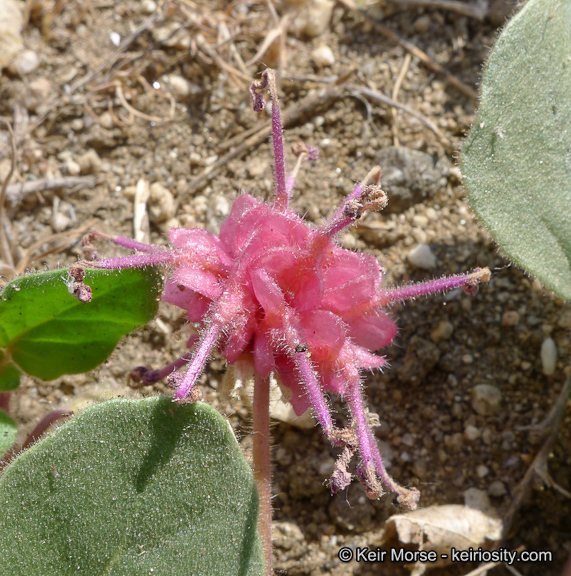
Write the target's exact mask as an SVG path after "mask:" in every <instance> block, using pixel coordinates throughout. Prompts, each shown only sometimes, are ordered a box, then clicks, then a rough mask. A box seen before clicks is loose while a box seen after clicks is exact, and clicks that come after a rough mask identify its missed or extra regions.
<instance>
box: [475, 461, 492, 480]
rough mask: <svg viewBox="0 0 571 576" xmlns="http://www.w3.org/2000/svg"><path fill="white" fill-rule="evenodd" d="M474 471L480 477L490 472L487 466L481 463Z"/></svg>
mask: <svg viewBox="0 0 571 576" xmlns="http://www.w3.org/2000/svg"><path fill="white" fill-rule="evenodd" d="M476 473H477V474H478V476H479V477H480V478H485V477H486V476H487V475H488V474H489V473H490V469H489V468H488V467H487V466H484V465H483V464H481V465H480V466H478V468H476Z"/></svg>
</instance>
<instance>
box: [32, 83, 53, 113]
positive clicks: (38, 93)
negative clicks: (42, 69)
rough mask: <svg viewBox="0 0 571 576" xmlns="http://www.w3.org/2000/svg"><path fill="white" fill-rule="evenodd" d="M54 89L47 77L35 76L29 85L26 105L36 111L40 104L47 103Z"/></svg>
mask: <svg viewBox="0 0 571 576" xmlns="http://www.w3.org/2000/svg"><path fill="white" fill-rule="evenodd" d="M52 91H53V84H52V83H51V82H50V81H49V80H48V79H47V78H35V79H34V80H32V81H31V82H30V85H29V86H28V94H27V96H26V106H27V107H28V109H29V110H31V111H32V112H35V111H36V110H37V108H38V107H39V106H41V105H42V104H45V102H46V101H47V99H48V98H49V96H50V94H51V93H52Z"/></svg>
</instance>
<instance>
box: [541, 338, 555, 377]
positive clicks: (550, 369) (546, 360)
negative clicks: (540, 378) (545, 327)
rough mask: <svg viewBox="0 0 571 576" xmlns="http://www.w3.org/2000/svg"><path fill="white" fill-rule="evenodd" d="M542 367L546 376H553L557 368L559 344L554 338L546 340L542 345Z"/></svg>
mask: <svg viewBox="0 0 571 576" xmlns="http://www.w3.org/2000/svg"><path fill="white" fill-rule="evenodd" d="M540 355H541V366H542V368H543V373H544V374H545V375H546V376H551V375H552V374H553V373H554V372H555V367H556V366H557V344H555V340H553V338H546V339H545V340H544V341H543V342H542V343H541V353H540Z"/></svg>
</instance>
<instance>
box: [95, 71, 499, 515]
mask: <svg viewBox="0 0 571 576" xmlns="http://www.w3.org/2000/svg"><path fill="white" fill-rule="evenodd" d="M266 90H268V91H269V93H270V95H271V98H272V101H273V106H272V132H273V146H274V156H275V179H276V193H275V198H274V200H273V202H272V203H265V202H261V201H260V200H257V199H256V198H254V197H253V196H251V195H249V194H243V195H241V196H239V197H238V199H237V200H236V201H235V202H234V205H233V206H232V210H231V212H230V215H229V216H228V218H227V220H226V221H225V222H223V224H222V226H221V227H220V233H219V235H218V236H216V235H214V234H211V233H210V232H207V231H205V230H199V229H192V230H187V229H183V228H174V229H172V230H171V231H170V233H169V240H170V242H171V244H172V245H173V248H166V247H156V246H150V245H147V244H141V243H139V242H135V241H134V240H130V239H128V238H123V237H114V238H110V240H112V241H113V242H114V243H115V244H117V245H119V246H123V247H125V248H130V249H132V250H136V251H137V252H138V254H136V255H132V256H125V257H122V258H114V259H109V260H99V261H95V262H90V263H89V265H90V266H94V267H97V268H109V269H116V268H131V267H141V266H148V265H166V266H167V267H168V269H169V270H171V274H170V277H169V279H168V280H167V282H166V286H165V291H164V294H163V300H165V301H167V302H170V303H171V304H174V305H175V306H179V307H181V308H183V309H184V310H186V312H187V315H188V319H189V321H190V322H193V323H198V324H199V325H200V326H201V334H200V337H196V336H195V337H192V338H191V340H190V341H189V347H192V352H191V353H189V354H188V355H186V356H184V357H183V358H181V359H179V360H177V361H176V362H174V363H173V364H171V365H170V366H168V367H167V368H165V369H163V370H160V371H151V370H147V369H139V371H138V373H137V374H138V375H137V378H138V379H139V381H140V382H141V383H142V384H145V383H151V382H155V381H157V380H158V379H160V378H164V377H165V376H169V381H170V383H171V385H173V386H175V387H176V392H175V400H176V401H177V402H185V401H188V400H189V399H196V397H197V396H196V393H195V391H194V386H195V384H196V381H197V379H198V378H199V376H200V374H201V372H202V370H203V369H204V366H205V363H206V362H207V360H208V358H209V356H210V353H211V352H212V350H213V349H218V350H219V351H220V353H221V354H222V355H223V356H224V358H225V359H226V361H227V362H228V364H231V365H234V366H235V367H236V369H237V370H239V371H240V373H241V376H242V378H247V377H251V376H253V375H255V377H256V378H257V379H262V380H263V381H264V382H265V383H266V385H267V386H269V379H270V374H272V373H273V374H275V375H276V376H277V377H278V379H279V383H280V386H281V389H282V391H283V394H284V396H285V397H286V398H287V400H288V401H289V402H290V403H291V405H292V406H293V409H294V410H295V412H296V414H298V415H300V414H302V413H304V412H305V411H306V410H308V409H309V408H310V407H311V408H312V409H313V412H314V414H315V417H316V418H317V420H318V421H319V423H320V424H321V427H322V428H323V431H324V433H325V435H326V436H327V438H328V439H329V440H330V441H331V443H332V444H333V445H334V446H337V447H340V448H341V455H340V456H339V459H338V461H337V464H336V467H335V470H334V472H333V474H332V477H331V491H332V492H333V493H335V492H337V491H339V490H341V489H343V488H345V487H346V486H347V485H348V484H350V482H351V479H352V476H351V473H350V472H349V470H348V466H349V463H350V461H351V460H352V459H353V458H354V457H355V456H357V458H358V464H357V467H356V475H357V477H358V479H359V481H360V482H362V483H363V485H364V486H365V488H366V490H367V493H368V495H369V496H370V497H371V498H378V497H379V496H380V495H381V494H382V493H383V486H385V487H386V488H388V489H389V490H392V491H394V492H396V493H397V495H398V500H399V502H401V504H403V505H404V506H406V507H408V508H411V509H412V508H415V507H416V505H417V502H418V499H419V492H418V490H416V489H415V488H411V489H407V488H405V487H403V486H400V485H399V484H397V483H396V482H395V481H394V480H393V479H392V478H391V477H390V476H389V475H388V474H387V472H386V470H385V467H384V464H383V460H382V457H381V454H380V452H379V449H378V446H377V444H376V441H375V438H374V435H373V432H372V427H371V422H370V418H369V415H368V410H367V408H366V406H365V402H364V396H363V386H362V373H363V371H364V370H371V369H375V368H381V367H382V366H383V365H384V364H385V362H386V360H385V358H383V357H382V356H377V355H375V354H373V351H375V350H379V349H381V348H383V347H385V346H387V344H389V343H390V342H391V341H392V340H393V338H394V337H395V335H396V333H397V328H396V325H395V323H394V322H393V320H392V319H391V318H390V316H389V315H388V314H387V312H386V307H387V306H388V305H390V304H391V303H393V302H395V301H398V300H404V299H409V298H415V297H418V296H421V295H424V294H429V293H434V292H439V291H443V290H450V289H452V288H456V287H464V288H465V289H466V290H467V292H469V293H470V294H473V293H475V291H476V288H477V285H478V283H479V282H481V281H487V280H488V278H489V271H488V270H487V269H485V270H476V271H475V272H473V273H472V274H467V275H462V276H455V277H451V278H443V279H440V280H435V281H432V282H427V283H423V284H417V285H412V286H407V287H404V288H398V289H385V288H382V286H381V283H382V275H383V269H382V268H381V266H380V265H379V263H378V262H377V260H376V258H374V257H373V256H370V255H364V254H359V253H356V252H352V251H349V250H345V249H344V248H341V246H339V244H338V242H337V239H336V237H337V235H338V234H339V232H341V231H342V230H344V229H345V228H347V227H349V226H351V225H352V224H354V223H355V222H356V221H357V220H358V219H359V218H361V217H362V216H363V215H364V214H365V213H366V212H368V211H371V210H381V209H382V208H383V207H384V206H386V204H387V197H386V195H385V193H384V192H383V191H382V190H381V187H380V176H381V170H380V168H378V167H376V168H373V169H372V170H371V172H370V173H369V174H368V175H367V176H366V178H365V179H364V180H363V181H362V182H361V183H360V184H358V185H357V186H356V187H355V189H354V190H353V191H352V192H351V194H349V196H348V197H347V198H346V199H345V201H344V202H343V203H342V204H341V206H340V207H339V208H338V209H337V211H336V212H335V213H334V214H333V215H332V216H331V217H330V218H329V219H328V220H326V221H325V222H324V223H323V224H322V225H321V226H319V227H313V226H310V225H308V224H307V223H306V222H305V221H304V220H303V218H301V217H300V216H299V215H298V214H297V213H296V212H294V211H293V210H292V209H290V208H289V206H288V204H289V200H290V197H291V194H292V190H293V188H294V184H295V178H296V175H297V172H298V170H299V167H300V165H301V163H302V162H303V161H304V160H308V159H310V160H316V159H317V157H318V153H317V150H316V149H315V148H312V147H311V146H306V145H298V146H296V147H295V149H294V153H295V154H296V155H297V164H296V166H295V168H294V170H293V171H292V173H291V174H290V175H289V176H288V177H287V178H286V167H285V161H284V148H283V139H282V123H281V116H280V107H279V103H278V98H277V90H276V84H275V75H274V72H273V71H271V70H267V71H266V72H265V73H264V74H263V76H262V79H261V80H260V81H258V82H254V83H253V84H252V86H251V89H250V93H251V97H252V103H253V108H254V110H255V111H258V112H259V111H261V110H263V109H264V106H265V100H264V96H263V94H264V92H265V91H266ZM178 368H184V371H183V373H178V372H175V370H177V369H178ZM328 391H331V392H334V393H336V394H338V395H340V396H341V397H343V398H344V399H346V401H347V404H348V407H349V410H350V414H351V423H350V426H349V427H347V428H339V427H337V426H336V425H335V423H334V419H333V416H332V413H331V410H330V408H329V401H328V396H327V392H328ZM254 404H256V398H254Z"/></svg>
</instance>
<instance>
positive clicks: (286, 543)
mask: <svg viewBox="0 0 571 576" xmlns="http://www.w3.org/2000/svg"><path fill="white" fill-rule="evenodd" d="M304 540H305V538H304V536H303V533H302V531H301V530H300V529H299V528H298V527H297V525H296V524H294V523H293V522H272V541H274V542H275V546H276V548H281V549H282V550H291V549H293V548H295V547H298V546H299V545H300V543H302V542H303V541H304Z"/></svg>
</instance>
